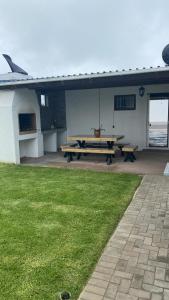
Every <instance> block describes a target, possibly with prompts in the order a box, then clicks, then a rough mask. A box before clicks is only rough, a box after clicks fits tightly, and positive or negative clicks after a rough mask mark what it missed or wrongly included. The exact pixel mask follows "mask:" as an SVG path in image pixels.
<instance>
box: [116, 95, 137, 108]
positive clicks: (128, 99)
mask: <svg viewBox="0 0 169 300" xmlns="http://www.w3.org/2000/svg"><path fill="white" fill-rule="evenodd" d="M135 109H136V95H118V96H114V110H135Z"/></svg>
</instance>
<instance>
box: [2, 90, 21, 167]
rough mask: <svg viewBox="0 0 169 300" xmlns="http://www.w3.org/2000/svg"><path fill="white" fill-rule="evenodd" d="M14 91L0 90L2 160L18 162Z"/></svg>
mask: <svg viewBox="0 0 169 300" xmlns="http://www.w3.org/2000/svg"><path fill="white" fill-rule="evenodd" d="M14 94H15V93H14V91H0V161H1V162H9V163H17V159H16V149H15V132H14V127H13V111H12V105H13V101H14Z"/></svg>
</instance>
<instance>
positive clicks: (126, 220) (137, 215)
mask: <svg viewBox="0 0 169 300" xmlns="http://www.w3.org/2000/svg"><path fill="white" fill-rule="evenodd" d="M112 299H115V300H145V299H151V300H169V177H165V176H153V175H146V176H144V178H143V181H142V183H141V185H140V187H139V189H138V190H137V192H136V194H135V196H134V198H133V200H132V202H131V203H130V205H129V207H128V209H127V210H126V212H125V214H124V216H123V218H122V220H121V221H120V223H119V225H118V227H117V229H116V230H115V232H114V234H113V235H112V237H111V238H110V240H109V242H108V244H107V245H106V247H105V249H104V251H103V254H102V256H101V258H100V260H99V262H98V264H97V266H96V268H95V270H94V272H93V274H92V276H91V278H90V279H89V281H88V283H87V285H86V287H85V288H84V290H83V291H82V293H81V295H80V297H79V300H112Z"/></svg>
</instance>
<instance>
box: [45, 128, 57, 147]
mask: <svg viewBox="0 0 169 300" xmlns="http://www.w3.org/2000/svg"><path fill="white" fill-rule="evenodd" d="M43 144H44V151H46V152H57V130H46V131H44V132H43Z"/></svg>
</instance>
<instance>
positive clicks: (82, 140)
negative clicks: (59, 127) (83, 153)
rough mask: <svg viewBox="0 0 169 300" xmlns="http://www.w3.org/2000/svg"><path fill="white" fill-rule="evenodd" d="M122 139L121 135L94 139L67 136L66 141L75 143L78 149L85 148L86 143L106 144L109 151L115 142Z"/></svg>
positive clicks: (83, 136)
mask: <svg viewBox="0 0 169 300" xmlns="http://www.w3.org/2000/svg"><path fill="white" fill-rule="evenodd" d="M122 138H124V136H123V135H101V136H100V137H95V136H94V135H83V134H82V135H72V136H68V138H67V139H68V141H69V142H70V141H77V143H78V144H79V147H81V148H85V144H86V142H93V143H94V142H100V143H101V142H102V143H103V142H106V143H107V146H108V148H109V149H111V148H112V147H113V145H114V143H115V142H117V141H119V140H121V139H122Z"/></svg>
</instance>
